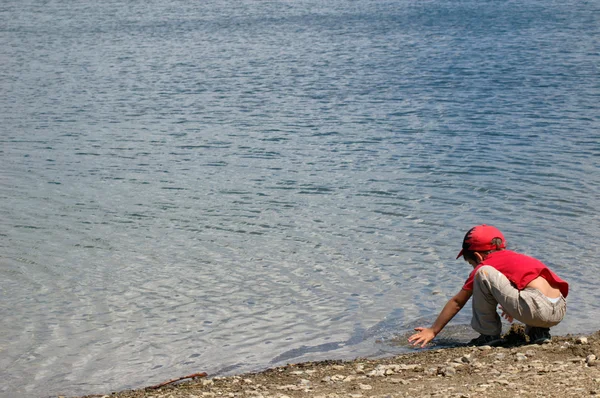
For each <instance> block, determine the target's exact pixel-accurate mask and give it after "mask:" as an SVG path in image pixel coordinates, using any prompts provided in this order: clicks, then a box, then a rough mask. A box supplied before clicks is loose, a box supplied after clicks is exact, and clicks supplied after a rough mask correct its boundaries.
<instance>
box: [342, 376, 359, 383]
mask: <svg viewBox="0 0 600 398" xmlns="http://www.w3.org/2000/svg"><path fill="white" fill-rule="evenodd" d="M354 380H356V376H353V375H350V376H348V377H346V378H345V379H344V380H342V381H343V382H344V383H350V382H351V381H354Z"/></svg>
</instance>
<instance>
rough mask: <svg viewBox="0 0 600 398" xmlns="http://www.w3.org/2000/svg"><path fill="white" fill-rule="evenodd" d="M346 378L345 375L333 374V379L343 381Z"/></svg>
mask: <svg viewBox="0 0 600 398" xmlns="http://www.w3.org/2000/svg"><path fill="white" fill-rule="evenodd" d="M345 378H346V376H344V375H333V376H331V380H332V381H342V380H344V379H345Z"/></svg>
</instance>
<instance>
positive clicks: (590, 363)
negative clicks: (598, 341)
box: [585, 354, 596, 366]
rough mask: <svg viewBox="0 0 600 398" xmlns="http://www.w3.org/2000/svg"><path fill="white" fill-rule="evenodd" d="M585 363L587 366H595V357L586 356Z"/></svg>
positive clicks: (592, 355)
mask: <svg viewBox="0 0 600 398" xmlns="http://www.w3.org/2000/svg"><path fill="white" fill-rule="evenodd" d="M585 363H587V365H588V366H596V356H595V355H594V354H590V355H588V356H587V357H585Z"/></svg>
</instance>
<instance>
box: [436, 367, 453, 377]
mask: <svg viewBox="0 0 600 398" xmlns="http://www.w3.org/2000/svg"><path fill="white" fill-rule="evenodd" d="M438 374H441V375H442V376H444V377H452V376H454V375H456V369H455V368H453V367H452V366H447V367H445V368H439V369H438Z"/></svg>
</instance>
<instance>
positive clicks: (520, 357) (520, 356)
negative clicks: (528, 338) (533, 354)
mask: <svg viewBox="0 0 600 398" xmlns="http://www.w3.org/2000/svg"><path fill="white" fill-rule="evenodd" d="M516 359H517V361H519V362H521V361H526V360H527V356H526V355H525V354H523V353H520V352H518V353H517V354H516Z"/></svg>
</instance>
